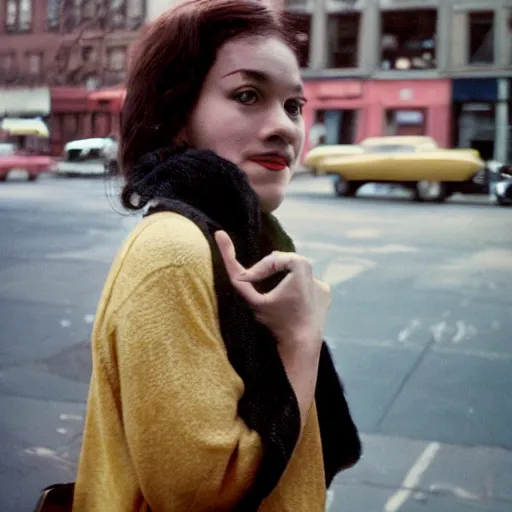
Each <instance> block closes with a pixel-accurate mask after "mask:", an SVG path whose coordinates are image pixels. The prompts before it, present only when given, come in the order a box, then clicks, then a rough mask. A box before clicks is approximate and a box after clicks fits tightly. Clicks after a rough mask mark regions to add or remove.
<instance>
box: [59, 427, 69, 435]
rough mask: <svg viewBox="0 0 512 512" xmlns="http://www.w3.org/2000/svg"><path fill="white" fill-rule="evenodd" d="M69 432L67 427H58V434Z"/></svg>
mask: <svg viewBox="0 0 512 512" xmlns="http://www.w3.org/2000/svg"><path fill="white" fill-rule="evenodd" d="M67 433H68V431H67V429H65V428H58V429H57V434H62V435H65V434H67Z"/></svg>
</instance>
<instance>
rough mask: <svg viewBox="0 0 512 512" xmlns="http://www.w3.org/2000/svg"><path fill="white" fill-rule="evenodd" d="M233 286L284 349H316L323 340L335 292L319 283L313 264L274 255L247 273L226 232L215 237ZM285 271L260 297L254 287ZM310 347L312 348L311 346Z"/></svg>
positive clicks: (295, 255)
mask: <svg viewBox="0 0 512 512" xmlns="http://www.w3.org/2000/svg"><path fill="white" fill-rule="evenodd" d="M215 239H216V241H217V244H218V246H219V249H220V252H221V254H222V258H223V260H224V263H225V265H226V269H227V271H228V274H229V278H230V280H231V283H232V284H233V286H234V287H235V289H236V290H237V291H238V292H239V293H240V294H241V295H242V297H244V299H245V300H247V302H248V303H249V304H250V305H251V307H252V308H253V310H254V312H255V313H256V317H257V318H258V320H259V321H260V322H261V323H263V324H264V325H266V326H267V327H268V328H269V329H270V330H271V331H272V333H273V334H274V336H275V337H276V338H277V340H278V343H279V344H280V345H285V346H289V345H291V346H293V347H290V346H289V347H288V348H299V347H295V345H297V344H301V347H300V348H313V349H314V348H316V346H315V345H317V344H320V343H321V340H322V332H323V329H324V325H325V321H326V316H327V311H328V310H329V306H330V304H331V292H330V288H329V286H328V285H327V284H326V283H323V282H321V281H319V280H318V279H315V278H314V276H313V271H312V266H311V262H310V261H309V260H308V259H307V258H304V257H302V256H298V255H297V254H295V253H288V252H277V251H276V252H273V253H272V254H269V255H268V256H266V257H265V258H263V259H262V260H260V261H259V262H258V263H256V264H255V265H254V266H253V267H251V268H249V269H245V268H244V267H243V266H242V265H241V264H240V263H239V262H238V261H237V259H236V254H235V248H234V246H233V243H232V242H231V239H230V238H229V236H228V235H227V234H226V233H225V232H224V231H218V232H217V233H215ZM282 271H288V274H287V275H286V276H285V277H284V279H283V280H282V281H281V282H280V283H279V284H278V285H277V286H276V287H275V288H274V289H273V290H271V291H270V292H268V293H260V292H258V291H257V290H256V288H255V287H254V285H253V283H256V282H258V281H262V280H263V279H266V278H267V277H269V276H271V275H273V274H275V273H277V272H282ZM308 345H309V346H308Z"/></svg>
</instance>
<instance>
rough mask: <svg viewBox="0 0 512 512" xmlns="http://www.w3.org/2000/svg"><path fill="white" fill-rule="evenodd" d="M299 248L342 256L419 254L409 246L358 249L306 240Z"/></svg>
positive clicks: (353, 246)
mask: <svg viewBox="0 0 512 512" xmlns="http://www.w3.org/2000/svg"><path fill="white" fill-rule="evenodd" d="M297 246H298V247H307V248H310V249H319V250H322V251H331V252H339V253H342V254H347V253H348V254H360V253H374V254H395V253H411V252H418V249H417V248H416V247H411V246H408V245H397V244H387V245H381V246H377V247H364V246H362V247H358V246H355V245H350V246H348V245H342V244H331V243H327V242H308V241H305V240H299V241H297Z"/></svg>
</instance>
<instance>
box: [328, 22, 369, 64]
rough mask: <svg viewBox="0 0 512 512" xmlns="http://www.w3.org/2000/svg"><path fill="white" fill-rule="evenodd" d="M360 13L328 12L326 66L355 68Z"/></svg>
mask: <svg viewBox="0 0 512 512" xmlns="http://www.w3.org/2000/svg"><path fill="white" fill-rule="evenodd" d="M360 25H361V15H360V13H358V12H355V13H345V12H343V13H336V14H330V15H329V19H328V29H327V33H328V67H329V68H335V69H343V68H357V67H358V64H359V52H358V40H359V30H360Z"/></svg>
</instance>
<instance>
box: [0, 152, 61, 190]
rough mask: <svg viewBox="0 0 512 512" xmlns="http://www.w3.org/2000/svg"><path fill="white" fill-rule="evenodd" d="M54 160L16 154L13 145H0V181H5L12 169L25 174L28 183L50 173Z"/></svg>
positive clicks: (26, 154)
mask: <svg viewBox="0 0 512 512" xmlns="http://www.w3.org/2000/svg"><path fill="white" fill-rule="evenodd" d="M54 163H55V162H54V160H53V159H52V158H51V157H49V156H44V155H32V154H28V153H24V152H17V151H16V149H15V145H14V144H9V143H0V181H5V180H6V179H7V176H8V175H9V172H10V171H11V170H13V169H21V170H24V171H26V172H27V175H28V179H29V181H34V180H36V179H37V178H38V177H39V175H40V174H41V173H43V172H51V170H52V167H53V165H54Z"/></svg>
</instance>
